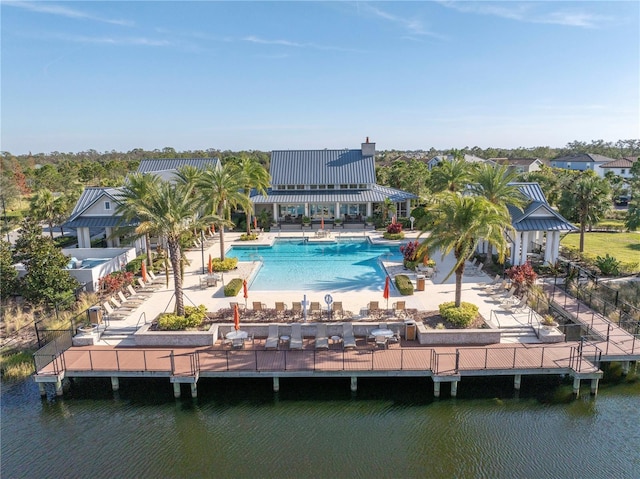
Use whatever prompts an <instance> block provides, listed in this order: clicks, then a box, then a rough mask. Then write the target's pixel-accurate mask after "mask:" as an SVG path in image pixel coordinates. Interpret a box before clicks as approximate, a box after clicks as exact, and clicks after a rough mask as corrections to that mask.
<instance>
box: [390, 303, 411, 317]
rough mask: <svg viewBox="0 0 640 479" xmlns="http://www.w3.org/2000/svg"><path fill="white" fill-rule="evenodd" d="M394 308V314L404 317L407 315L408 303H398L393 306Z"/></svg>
mask: <svg viewBox="0 0 640 479" xmlns="http://www.w3.org/2000/svg"><path fill="white" fill-rule="evenodd" d="M391 307H392V308H393V313H394V314H395V315H396V316H400V317H401V316H404V315H405V314H406V311H407V309H406V302H405V301H397V302H395V303H393V304H392V305H391Z"/></svg>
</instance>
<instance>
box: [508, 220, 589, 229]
mask: <svg viewBox="0 0 640 479" xmlns="http://www.w3.org/2000/svg"><path fill="white" fill-rule="evenodd" d="M513 227H514V228H515V230H516V231H576V230H577V229H578V228H576V227H575V226H573V225H572V224H571V223H569V222H567V221H566V220H564V218H562V219H561V218H528V219H524V220H522V221H518V222H517V223H514V224H513Z"/></svg>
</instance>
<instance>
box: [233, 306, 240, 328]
mask: <svg viewBox="0 0 640 479" xmlns="http://www.w3.org/2000/svg"><path fill="white" fill-rule="evenodd" d="M233 327H234V328H235V330H236V331H237V330H238V329H240V311H238V305H237V304H236V305H234V306H233Z"/></svg>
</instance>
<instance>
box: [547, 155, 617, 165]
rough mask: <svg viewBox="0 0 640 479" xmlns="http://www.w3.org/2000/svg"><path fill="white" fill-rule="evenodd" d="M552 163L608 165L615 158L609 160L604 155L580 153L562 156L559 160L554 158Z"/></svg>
mask: <svg viewBox="0 0 640 479" xmlns="http://www.w3.org/2000/svg"><path fill="white" fill-rule="evenodd" d="M551 161H571V162H585V161H586V162H593V163H607V162H609V161H613V158H609V157H606V156H602V155H596V154H595V153H579V154H577V155H567V156H561V157H559V158H553V159H552V160H551Z"/></svg>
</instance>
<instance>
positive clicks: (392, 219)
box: [391, 215, 396, 225]
mask: <svg viewBox="0 0 640 479" xmlns="http://www.w3.org/2000/svg"><path fill="white" fill-rule="evenodd" d="M391 224H392V225H395V224H396V215H393V216H392V217H391Z"/></svg>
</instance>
